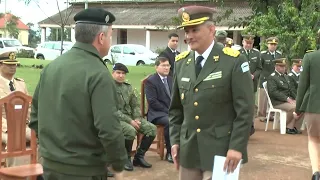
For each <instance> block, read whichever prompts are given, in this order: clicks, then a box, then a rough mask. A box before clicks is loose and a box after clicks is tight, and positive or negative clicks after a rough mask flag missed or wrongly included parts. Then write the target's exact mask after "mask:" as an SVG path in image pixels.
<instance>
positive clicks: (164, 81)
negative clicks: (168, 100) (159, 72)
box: [163, 77, 170, 95]
mask: <svg viewBox="0 0 320 180" xmlns="http://www.w3.org/2000/svg"><path fill="white" fill-rule="evenodd" d="M163 84H164V87H165V88H166V91H167V93H168V94H169V95H170V89H169V84H168V80H167V77H164V78H163Z"/></svg>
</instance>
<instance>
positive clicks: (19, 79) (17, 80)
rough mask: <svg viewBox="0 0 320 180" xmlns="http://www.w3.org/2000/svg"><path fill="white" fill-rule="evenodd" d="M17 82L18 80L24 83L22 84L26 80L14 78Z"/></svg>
mask: <svg viewBox="0 0 320 180" xmlns="http://www.w3.org/2000/svg"><path fill="white" fill-rule="evenodd" d="M14 79H15V80H17V81H22V82H24V80H23V79H21V78H17V77H16V78H14Z"/></svg>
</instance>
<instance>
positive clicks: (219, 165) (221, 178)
mask: <svg viewBox="0 0 320 180" xmlns="http://www.w3.org/2000/svg"><path fill="white" fill-rule="evenodd" d="M225 161H226V157H223V156H214V161H213V171H212V180H239V173H240V165H241V162H242V160H240V162H239V164H238V166H237V168H236V169H235V170H234V172H233V173H230V174H227V172H226V171H224V170H223V166H224V162H225Z"/></svg>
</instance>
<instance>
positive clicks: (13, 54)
mask: <svg viewBox="0 0 320 180" xmlns="http://www.w3.org/2000/svg"><path fill="white" fill-rule="evenodd" d="M9 59H10V60H12V61H13V60H15V59H16V54H15V53H14V52H12V53H10V54H9Z"/></svg>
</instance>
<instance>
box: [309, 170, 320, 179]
mask: <svg viewBox="0 0 320 180" xmlns="http://www.w3.org/2000/svg"><path fill="white" fill-rule="evenodd" d="M319 179H320V173H319V172H315V173H314V174H313V176H312V179H311V180H319Z"/></svg>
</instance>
